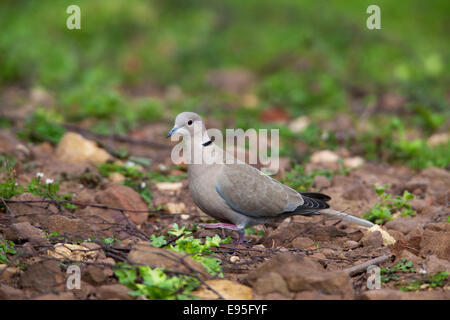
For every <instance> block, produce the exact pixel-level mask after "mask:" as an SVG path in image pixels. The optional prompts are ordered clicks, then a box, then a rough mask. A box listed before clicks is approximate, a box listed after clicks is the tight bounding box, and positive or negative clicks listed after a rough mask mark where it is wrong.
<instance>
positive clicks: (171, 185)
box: [156, 182, 183, 191]
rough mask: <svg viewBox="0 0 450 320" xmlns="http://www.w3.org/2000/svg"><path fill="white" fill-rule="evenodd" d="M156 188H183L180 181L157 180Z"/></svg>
mask: <svg viewBox="0 0 450 320" xmlns="http://www.w3.org/2000/svg"><path fill="white" fill-rule="evenodd" d="M156 188H158V190H160V191H178V190H181V188H183V184H182V183H181V182H158V183H157V184H156Z"/></svg>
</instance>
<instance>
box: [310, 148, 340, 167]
mask: <svg viewBox="0 0 450 320" xmlns="http://www.w3.org/2000/svg"><path fill="white" fill-rule="evenodd" d="M338 161H339V156H338V155H337V154H336V153H335V152H333V151H330V150H321V151H316V152H314V153H313V154H312V155H311V158H310V162H311V163H315V164H325V163H337V162H338Z"/></svg>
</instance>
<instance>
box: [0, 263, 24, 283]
mask: <svg viewBox="0 0 450 320" xmlns="http://www.w3.org/2000/svg"><path fill="white" fill-rule="evenodd" d="M21 272H22V271H21V270H20V269H19V268H15V267H9V268H8V265H6V264H0V280H9V279H11V278H12V277H14V275H16V274H18V273H21Z"/></svg>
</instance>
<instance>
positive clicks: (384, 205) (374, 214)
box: [363, 185, 416, 224]
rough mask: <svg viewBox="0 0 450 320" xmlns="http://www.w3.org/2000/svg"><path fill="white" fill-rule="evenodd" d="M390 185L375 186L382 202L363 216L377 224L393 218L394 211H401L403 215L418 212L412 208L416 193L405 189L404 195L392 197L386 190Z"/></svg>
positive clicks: (412, 214) (411, 214)
mask: <svg viewBox="0 0 450 320" xmlns="http://www.w3.org/2000/svg"><path fill="white" fill-rule="evenodd" d="M388 187H389V185H384V186H381V187H377V186H374V188H375V191H376V193H377V195H378V197H379V198H380V202H377V203H376V204H375V205H374V206H373V207H372V208H371V209H370V210H369V211H368V212H367V213H366V214H364V216H363V218H365V219H367V220H369V221H372V222H375V223H377V224H383V223H384V222H386V221H390V220H392V219H393V217H392V214H393V213H396V212H398V213H400V215H401V216H403V217H407V216H414V215H415V214H416V212H415V211H414V210H413V209H412V208H411V204H410V203H409V201H410V200H412V199H414V195H413V194H411V193H410V192H408V191H407V190H405V191H404V193H403V195H402V196H396V197H394V198H392V195H391V194H390V193H387V192H386V189H387V188H388Z"/></svg>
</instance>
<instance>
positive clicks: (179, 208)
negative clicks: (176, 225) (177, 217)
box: [166, 202, 186, 214]
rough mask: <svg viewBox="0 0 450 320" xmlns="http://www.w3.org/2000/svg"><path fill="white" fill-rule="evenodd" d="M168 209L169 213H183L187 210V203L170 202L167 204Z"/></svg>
mask: <svg viewBox="0 0 450 320" xmlns="http://www.w3.org/2000/svg"><path fill="white" fill-rule="evenodd" d="M166 209H167V211H168V212H169V213H172V214H174V213H183V212H184V211H185V210H186V205H185V204H184V203H183V202H180V203H174V202H169V203H167V204H166Z"/></svg>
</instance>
